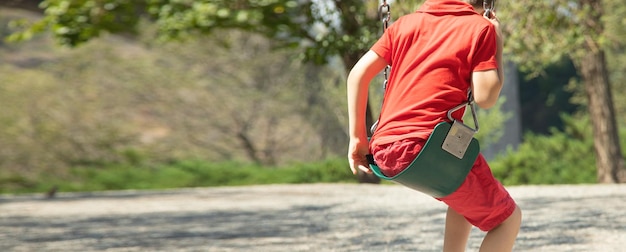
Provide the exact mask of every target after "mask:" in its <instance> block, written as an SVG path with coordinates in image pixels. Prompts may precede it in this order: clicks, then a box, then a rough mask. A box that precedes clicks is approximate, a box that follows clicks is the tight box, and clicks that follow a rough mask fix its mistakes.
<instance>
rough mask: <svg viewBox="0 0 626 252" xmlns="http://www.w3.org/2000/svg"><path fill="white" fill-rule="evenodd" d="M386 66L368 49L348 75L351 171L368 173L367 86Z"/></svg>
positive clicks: (385, 63) (380, 58) (349, 157)
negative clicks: (366, 156)
mask: <svg viewBox="0 0 626 252" xmlns="http://www.w3.org/2000/svg"><path fill="white" fill-rule="evenodd" d="M385 66H387V61H386V60H385V59H384V58H383V57H380V56H378V54H376V53H375V52H373V51H368V52H367V53H366V54H365V55H363V57H362V58H361V59H360V60H359V61H358V62H357V63H356V64H355V65H354V67H353V68H352V70H351V71H350V74H349V75H348V82H347V89H348V124H349V126H348V127H349V128H348V134H349V137H350V144H349V146H348V161H349V163H350V169H351V170H352V173H354V174H356V173H357V169H360V170H362V171H364V172H368V173H370V172H371V171H370V170H369V168H368V167H369V165H368V162H367V159H366V158H365V155H367V154H369V147H368V140H367V127H366V125H365V124H366V123H365V113H366V109H367V96H368V88H369V83H370V82H371V80H372V79H373V78H374V77H375V76H376V75H377V74H378V73H379V72H380V71H381V70H383V68H385Z"/></svg>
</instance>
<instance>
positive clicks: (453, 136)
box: [441, 120, 476, 159]
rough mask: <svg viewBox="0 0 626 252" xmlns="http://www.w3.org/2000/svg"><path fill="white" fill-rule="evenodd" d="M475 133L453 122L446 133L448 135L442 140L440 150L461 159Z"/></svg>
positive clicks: (463, 125) (459, 123)
mask: <svg viewBox="0 0 626 252" xmlns="http://www.w3.org/2000/svg"><path fill="white" fill-rule="evenodd" d="M475 133H476V132H475V131H474V130H473V129H471V128H470V127H468V126H466V125H465V124H463V123H461V122H459V121H456V120H455V121H454V122H453V123H452V126H451V127H450V131H448V135H446V138H445V139H444V140H443V146H441V148H442V149H444V150H445V151H447V152H448V153H450V154H452V155H454V156H455V157H457V158H459V159H463V156H464V155H465V152H466V151H467V147H468V146H469V144H470V142H471V141H472V138H473V137H474V134H475Z"/></svg>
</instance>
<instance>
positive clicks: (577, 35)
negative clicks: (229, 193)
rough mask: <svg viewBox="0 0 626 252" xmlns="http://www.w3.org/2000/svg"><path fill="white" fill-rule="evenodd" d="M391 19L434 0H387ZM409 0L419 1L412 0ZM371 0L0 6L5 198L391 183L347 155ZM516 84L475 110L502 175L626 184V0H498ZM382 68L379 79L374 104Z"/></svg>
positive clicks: (373, 19)
mask: <svg viewBox="0 0 626 252" xmlns="http://www.w3.org/2000/svg"><path fill="white" fill-rule="evenodd" d="M385 2H387V3H389V4H390V5H391V17H392V18H391V22H393V20H395V19H397V18H398V17H400V16H401V15H404V14H408V13H411V12H413V11H414V10H416V9H417V8H419V6H420V5H421V3H422V2H423V1H385ZM409 2H410V3H409ZM380 4H381V1H370V0H349V1H348V0H345V1H321V0H293V1H285V0H282V1H279V0H266V1H258V0H241V1H240V0H237V1H226V0H198V1H192V0H141V1H124V0H98V1H96V0H46V1H41V0H8V1H2V2H1V3H0V33H1V34H2V37H3V40H2V41H1V42H0V193H5V194H7V193H8V194H13V193H31V192H50V191H56V190H60V191H96V190H119V189H154V188H179V187H200V186H223V185H248V184H270V183H271V184H273V183H339V182H340V183H359V182H360V183H381V181H380V180H378V179H376V178H373V177H368V176H366V175H359V176H354V175H352V174H351V172H350V170H349V168H348V164H347V162H346V158H345V153H346V149H347V141H348V138H347V108H346V104H345V102H346V101H345V96H346V94H345V79H346V75H347V71H349V69H350V68H351V67H352V65H353V64H354V63H355V62H356V61H357V60H358V59H359V57H360V56H361V55H362V54H363V53H364V52H365V51H367V49H368V48H369V47H370V46H371V45H372V44H373V43H374V42H375V41H376V39H377V38H378V37H379V36H380V34H381V33H382V25H381V19H380V15H379V14H378V10H379V6H380ZM497 13H498V16H499V17H500V20H501V21H502V27H503V28H502V29H503V31H504V36H505V41H506V44H505V58H506V59H507V64H506V69H505V72H506V75H507V77H506V84H505V88H504V91H503V94H502V99H501V101H500V103H499V104H498V105H497V106H496V107H495V108H493V109H490V110H481V111H479V120H480V123H481V131H480V132H479V135H478V136H477V138H479V140H480V141H481V146H482V150H483V153H484V154H485V155H486V156H487V157H488V159H489V160H490V164H491V166H492V169H493V171H494V174H495V175H496V176H497V177H498V178H499V179H500V180H502V181H503V183H504V184H505V185H519V184H576V183H598V182H599V183H618V182H624V181H626V176H625V175H624V174H625V170H624V162H623V153H624V151H623V147H622V146H623V145H624V140H623V139H626V138H625V137H624V135H623V134H624V127H625V126H626V124H625V121H624V116H623V115H624V111H625V110H626V99H625V98H626V88H624V86H625V85H626V74H625V73H626V53H625V49H626V42H624V41H626V4H625V3H624V2H623V1H622V0H602V1H592V0H576V1H566V0H556V1H534V0H521V1H498V3H497ZM382 91H383V90H382V76H379V77H378V78H377V79H376V80H375V81H374V82H373V83H372V85H371V88H370V104H369V106H370V109H369V110H368V116H369V123H371V121H372V118H376V117H377V115H378V108H379V107H380V103H381V97H382Z"/></svg>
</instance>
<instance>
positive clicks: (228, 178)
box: [0, 158, 356, 193]
mask: <svg viewBox="0 0 626 252" xmlns="http://www.w3.org/2000/svg"><path fill="white" fill-rule="evenodd" d="M70 171H71V172H70V175H69V176H68V175H65V176H63V177H55V176H50V175H46V176H45V177H44V176H42V177H40V178H39V179H36V180H34V181H30V180H29V181H27V180H25V178H22V177H19V176H12V177H11V176H8V175H5V176H3V175H2V174H0V181H2V182H4V183H3V185H2V186H0V193H25V192H44V191H47V190H49V189H50V188H52V187H55V186H56V187H58V188H59V190H60V191H66V192H70V191H102V190H124V189H163V188H182V187H210V186H237V185H254V184H297V183H336V182H348V183H354V182H356V178H355V177H354V176H353V175H352V173H351V172H350V169H349V168H348V164H347V162H346V160H345V159H343V158H334V159H328V160H322V161H318V162H314V163H296V164H291V165H286V166H280V167H264V166H260V165H256V164H249V163H239V162H210V161H203V160H181V161H175V162H171V163H167V164H159V165H154V166H149V165H141V164H105V165H102V166H97V167H94V166H78V167H74V168H72V169H71V170H70ZM8 182H11V183H8Z"/></svg>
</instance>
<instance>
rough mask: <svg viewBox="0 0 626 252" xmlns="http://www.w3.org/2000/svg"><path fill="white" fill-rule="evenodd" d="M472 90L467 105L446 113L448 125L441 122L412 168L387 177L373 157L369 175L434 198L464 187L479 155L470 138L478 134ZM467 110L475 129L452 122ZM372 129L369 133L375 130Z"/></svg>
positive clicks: (476, 144) (475, 144) (475, 141)
mask: <svg viewBox="0 0 626 252" xmlns="http://www.w3.org/2000/svg"><path fill="white" fill-rule="evenodd" d="M473 100H474V99H473V96H472V93H471V90H470V91H469V93H468V101H467V102H465V103H463V104H461V105H459V106H456V107H454V108H453V109H451V110H449V111H448V119H449V120H450V121H451V123H450V122H440V123H439V124H437V125H436V126H435V128H434V129H433V132H432V133H431V134H430V136H429V137H428V140H426V144H424V146H422V149H421V150H420V152H419V153H418V154H417V157H416V158H415V159H414V160H413V162H411V164H410V165H409V166H408V167H407V168H406V169H404V170H403V171H402V172H400V173H398V174H397V175H395V176H393V177H387V176H386V175H385V174H383V173H382V171H381V170H380V168H379V167H378V166H377V165H376V162H375V161H374V158H373V156H372V155H368V156H367V158H368V162H369V164H370V169H371V170H372V172H373V173H374V174H375V175H376V176H378V177H379V178H381V179H384V180H390V181H393V182H396V183H399V184H401V185H404V186H406V187H408V188H411V189H414V190H417V191H420V192H423V193H425V194H428V195H430V196H433V197H435V198H442V197H445V196H448V195H450V194H451V193H453V192H454V191H456V189H458V188H459V186H461V184H463V182H464V181H465V178H466V177H467V174H468V173H469V172H470V170H472V166H474V162H475V161H476V158H477V157H478V154H479V153H480V145H479V144H478V140H476V138H474V137H473V135H474V133H476V132H478V120H477V117H476V111H475V109H474V103H473ZM465 106H469V107H470V110H471V112H472V117H473V119H474V127H475V129H472V128H470V127H469V126H467V125H465V124H463V123H462V122H460V121H456V120H454V118H452V113H453V112H454V111H457V110H459V109H461V108H463V107H465ZM376 124H377V123H375V124H374V126H372V132H373V131H374V129H375V128H376Z"/></svg>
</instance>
